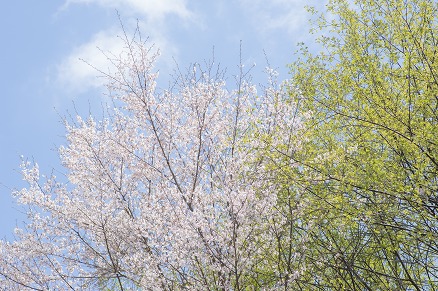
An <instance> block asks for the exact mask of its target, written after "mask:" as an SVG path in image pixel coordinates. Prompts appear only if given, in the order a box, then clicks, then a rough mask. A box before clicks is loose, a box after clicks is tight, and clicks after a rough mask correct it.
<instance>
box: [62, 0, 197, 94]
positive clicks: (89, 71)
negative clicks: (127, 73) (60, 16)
mask: <svg viewBox="0 0 438 291" xmlns="http://www.w3.org/2000/svg"><path fill="white" fill-rule="evenodd" d="M86 4H97V5H98V6H100V9H117V10H118V12H119V13H120V15H122V22H123V26H125V28H126V30H127V33H128V34H129V33H130V32H133V31H134V30H135V26H136V25H138V26H139V27H140V30H142V31H143V33H144V34H147V36H148V37H149V38H150V41H151V45H152V44H154V45H155V46H156V47H157V48H160V49H161V50H163V51H166V52H167V54H172V55H171V56H175V55H176V54H178V49H177V47H176V46H175V45H174V44H172V43H171V42H170V41H169V40H168V39H167V37H166V34H167V26H166V25H167V20H166V19H168V17H166V16H168V15H172V17H173V18H175V17H176V18H177V19H179V20H180V21H182V22H185V21H191V20H193V19H194V15H193V13H192V12H190V11H189V9H188V8H187V5H186V3H185V1H184V0H160V1H155V0H67V1H66V2H65V4H64V6H63V7H62V10H67V9H69V7H71V6H72V5H86ZM137 19H140V20H137ZM116 21H117V19H116V18H115V22H116ZM115 27H117V28H115ZM123 33H124V32H123V31H122V30H121V27H120V26H113V27H103V28H102V29H101V30H100V31H98V32H96V33H95V34H94V36H93V37H92V38H91V39H89V40H88V41H87V42H84V43H83V44H81V45H79V46H78V47H76V48H74V49H72V51H71V52H70V54H69V55H67V56H66V57H65V58H64V59H63V60H62V61H61V63H60V64H58V66H57V78H56V79H57V80H58V82H59V83H60V84H61V85H62V86H63V87H65V88H66V89H68V90H69V91H70V92H78V93H82V92H86V91H87V90H89V89H92V88H98V87H101V86H102V85H103V84H104V80H103V79H102V78H98V77H97V76H98V75H99V73H98V72H97V71H96V69H94V68H93V67H95V68H98V69H100V70H103V71H106V70H107V69H109V68H111V63H110V62H109V61H108V59H107V57H106V56H105V54H104V53H103V52H111V53H113V54H115V55H117V54H119V53H120V52H121V51H122V50H123V47H124V43H123V40H122V39H121V38H120V37H118V36H123ZM164 62H167V63H170V62H171V57H168V58H167V59H164ZM90 65H91V66H90Z"/></svg>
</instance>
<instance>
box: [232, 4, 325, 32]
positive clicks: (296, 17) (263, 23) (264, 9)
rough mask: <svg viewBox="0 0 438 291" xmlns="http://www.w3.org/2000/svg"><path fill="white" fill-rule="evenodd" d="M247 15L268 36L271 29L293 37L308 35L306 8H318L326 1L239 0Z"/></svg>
mask: <svg viewBox="0 0 438 291" xmlns="http://www.w3.org/2000/svg"><path fill="white" fill-rule="evenodd" d="M240 3H241V5H243V6H244V7H245V10H246V11H247V12H248V15H249V16H250V17H251V18H252V19H253V21H254V22H255V23H257V24H258V27H260V32H262V33H266V34H269V33H270V31H271V30H273V29H279V28H280V29H285V30H286V31H288V32H289V33H290V34H294V35H295V36H303V35H305V34H307V33H308V29H306V28H308V27H309V26H308V19H309V13H307V11H306V6H307V5H309V6H315V7H317V8H320V7H322V6H324V5H325V4H326V3H327V0H318V1H315V0H313V1H309V0H270V1H263V0H240Z"/></svg>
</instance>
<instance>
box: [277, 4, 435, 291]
mask: <svg viewBox="0 0 438 291" xmlns="http://www.w3.org/2000/svg"><path fill="white" fill-rule="evenodd" d="M315 28H316V29H315V31H317V32H318V34H319V35H320V37H319V43H320V45H321V47H322V50H321V52H319V53H317V54H312V53H310V52H309V51H308V50H307V49H306V48H302V51H301V57H300V59H298V61H296V62H295V63H293V64H292V65H291V72H292V78H293V82H294V85H295V86H296V87H297V88H299V91H300V92H299V94H296V93H295V92H291V98H293V99H294V100H296V102H297V104H299V106H300V110H301V111H302V112H311V117H310V118H308V119H306V120H305V129H304V130H303V131H302V133H301V139H302V140H303V143H302V147H301V149H300V150H299V151H297V152H294V153H293V154H290V153H288V154H284V155H282V156H283V159H287V160H293V162H294V163H298V164H299V166H298V167H296V168H294V169H292V168H290V169H285V168H284V167H283V168H282V169H279V171H278V172H279V177H278V180H279V181H280V183H283V184H284V185H285V187H290V186H289V185H294V186H293V187H295V188H297V189H298V191H299V192H300V193H301V194H300V195H301V196H302V197H304V198H303V199H307V201H309V202H308V203H307V206H306V210H305V215H304V216H303V218H302V220H301V223H302V224H303V225H306V224H307V225H312V227H305V228H303V229H305V231H306V234H307V235H309V241H308V244H307V250H306V255H305V257H306V259H305V260H306V271H305V272H304V275H303V276H302V277H301V278H300V279H299V280H297V281H296V283H297V289H300V288H301V289H311V290H436V289H438V244H437V242H438V61H437V58H438V52H437V50H438V4H437V2H436V1H433V0H411V1H408V0H365V1H354V2H353V1H347V0H331V1H329V4H328V5H327V13H325V14H324V15H323V16H320V17H318V21H317V22H316V27H315ZM278 152H279V153H280V154H279V155H281V149H279V150H278ZM284 164H286V163H284Z"/></svg>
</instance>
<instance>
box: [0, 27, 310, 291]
mask: <svg viewBox="0 0 438 291" xmlns="http://www.w3.org/2000/svg"><path fill="white" fill-rule="evenodd" d="M124 41H125V45H126V46H125V51H124V53H122V54H120V55H118V56H114V55H111V54H108V59H109V60H110V61H111V62H112V64H113V65H114V68H115V70H114V71H113V72H105V73H104V72H102V71H101V73H104V76H105V77H106V79H107V87H108V92H110V96H111V97H112V103H111V104H113V105H114V106H113V108H111V109H109V110H108V113H106V117H105V118H104V119H103V120H101V121H97V120H95V119H94V118H93V117H88V118H85V119H83V118H81V117H79V116H78V117H77V119H76V120H75V121H69V122H66V131H67V134H66V139H67V146H65V147H61V148H60V151H59V152H60V158H61V161H62V164H63V166H64V167H65V173H66V179H57V178H56V177H55V176H54V175H49V176H44V175H41V174H40V173H39V168H38V164H36V163H31V162H28V161H27V160H24V161H23V163H22V171H23V176H24V179H25V180H26V181H27V182H28V184H29V185H28V187H27V188H25V189H22V190H20V191H17V192H15V193H14V195H15V196H16V198H17V201H18V202H19V203H20V204H22V205H24V206H25V207H26V209H28V223H27V224H26V225H25V226H24V227H23V228H22V229H16V239H15V241H12V242H8V241H1V242H0V285H1V286H2V287H3V288H6V289H7V290H21V289H32V290H88V289H102V290H137V289H142V290H143V289H144V290H244V289H245V290H247V289H248V288H252V289H270V288H272V289H278V288H280V287H282V288H288V285H290V284H291V283H292V282H293V281H294V280H296V279H297V278H299V276H300V274H301V270H302V268H304V266H301V265H300V261H301V259H300V258H301V249H302V248H303V244H304V243H305V241H306V238H305V237H294V235H293V228H294V227H296V225H297V222H298V221H299V219H298V217H299V214H300V209H301V204H302V203H304V202H303V201H301V202H300V201H296V199H294V198H293V197H295V196H293V195H292V194H290V193H289V194H288V195H286V194H284V193H288V192H290V191H291V189H286V188H287V187H286V188H285V186H284V184H281V183H278V182H277V179H276V177H275V171H272V170H271V169H270V168H269V167H268V166H266V165H267V163H266V162H265V159H266V157H264V156H261V155H260V152H266V151H271V150H272V151H273V150H275V149H278V147H280V146H281V147H282V149H283V150H284V151H286V152H287V153H289V154H291V153H292V152H293V151H294V150H296V149H297V148H299V147H300V140H299V138H298V137H297V132H299V130H300V128H301V124H302V121H301V119H300V117H299V116H298V115H297V112H296V106H295V104H294V103H293V102H292V101H291V100H290V98H289V93H288V92H290V90H292V88H291V87H290V86H289V84H288V83H287V82H286V83H281V84H278V83H277V81H276V73H275V72H274V71H272V70H268V76H269V81H268V84H267V85H266V86H265V87H262V88H261V90H259V91H257V89H256V86H254V85H252V84H251V83H250V82H249V78H248V73H247V72H245V71H244V70H243V66H240V67H239V68H240V74H239V75H238V76H237V78H236V87H235V89H229V88H228V85H227V84H226V83H225V81H224V78H223V75H222V74H221V72H220V71H218V70H214V66H213V65H211V66H206V68H203V67H201V66H199V65H195V66H194V68H196V71H195V70H194V69H193V70H189V72H188V74H179V75H178V76H177V77H175V83H174V85H173V86H172V87H171V89H168V90H159V89H158V88H157V83H156V82H157V78H158V73H157V71H156V70H155V69H154V64H155V60H156V58H157V56H158V53H157V52H156V51H155V50H154V49H153V47H150V46H148V45H147V42H144V41H143V40H142V39H141V36H140V34H139V33H138V32H136V34H135V37H134V38H132V39H131V38H128V37H127V36H126V34H125V36H124ZM284 133H287V134H284ZM261 137H263V138H261ZM268 137H269V138H268ZM268 140H269V141H268ZM274 156H275V155H272V157H274ZM272 157H271V158H270V159H271V160H270V161H269V164H270V165H272V163H273V162H274V163H275V160H274V161H273V160H272V159H275V158H272ZM278 163H284V158H283V157H281V158H279V159H278ZM289 166H290V165H289ZM300 203H301V204H300Z"/></svg>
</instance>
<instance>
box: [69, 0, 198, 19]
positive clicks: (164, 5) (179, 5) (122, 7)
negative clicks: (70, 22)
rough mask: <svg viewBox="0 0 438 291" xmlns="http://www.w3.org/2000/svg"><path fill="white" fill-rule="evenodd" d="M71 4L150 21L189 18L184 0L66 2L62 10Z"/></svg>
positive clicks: (74, 0)
mask: <svg viewBox="0 0 438 291" xmlns="http://www.w3.org/2000/svg"><path fill="white" fill-rule="evenodd" d="M72 4H97V5H100V6H102V7H103V8H111V9H117V10H119V11H120V12H122V13H124V14H125V13H126V14H128V13H129V14H141V15H143V16H146V17H148V18H150V19H161V18H163V17H164V16H166V15H167V14H175V15H177V16H179V17H181V18H190V17H191V16H192V13H191V12H190V11H189V10H188V9H187V5H186V1H185V0H158V1H157V0H67V1H66V2H65V4H64V6H63V8H67V7H68V6H70V5H72Z"/></svg>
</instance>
